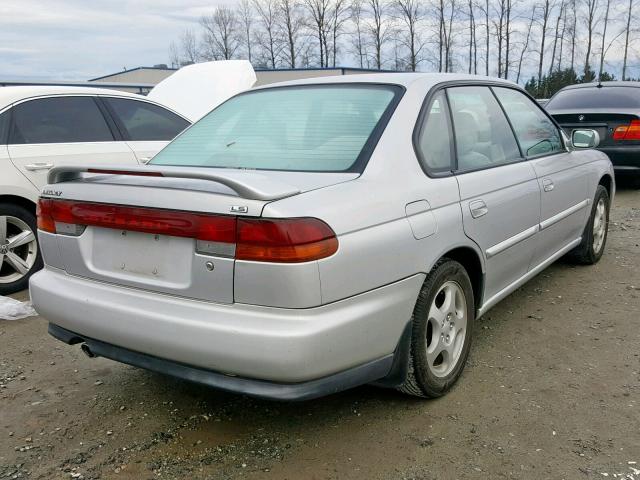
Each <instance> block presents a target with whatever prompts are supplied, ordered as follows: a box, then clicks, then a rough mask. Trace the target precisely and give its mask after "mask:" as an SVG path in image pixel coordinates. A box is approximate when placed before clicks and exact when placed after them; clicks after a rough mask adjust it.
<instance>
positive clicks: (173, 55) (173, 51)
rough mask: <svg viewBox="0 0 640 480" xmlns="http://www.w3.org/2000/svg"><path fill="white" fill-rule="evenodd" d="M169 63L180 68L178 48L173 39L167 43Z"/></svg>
mask: <svg viewBox="0 0 640 480" xmlns="http://www.w3.org/2000/svg"><path fill="white" fill-rule="evenodd" d="M169 63H170V64H171V67H172V68H180V48H179V47H178V44H177V43H176V42H174V41H171V43H170V44H169Z"/></svg>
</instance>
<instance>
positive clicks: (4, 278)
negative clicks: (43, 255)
mask: <svg viewBox="0 0 640 480" xmlns="http://www.w3.org/2000/svg"><path fill="white" fill-rule="evenodd" d="M37 256H38V242H37V241H36V235H35V233H34V232H33V230H31V227H29V225H28V224H27V223H25V222H24V221H23V220H21V219H19V218H17V217H13V216H10V215H2V216H0V283H5V284H6V283H13V282H17V281H18V280H20V279H21V278H23V277H24V276H25V275H27V274H28V273H29V271H30V270H31V269H32V268H33V265H34V263H35V262H36V259H37Z"/></svg>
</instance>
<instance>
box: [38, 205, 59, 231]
mask: <svg viewBox="0 0 640 480" xmlns="http://www.w3.org/2000/svg"><path fill="white" fill-rule="evenodd" d="M52 202H53V201H52V200H48V199H46V198H41V199H40V200H38V206H37V207H36V217H37V218H38V229H39V230H42V231H44V232H49V233H56V222H55V220H54V219H53V216H52V214H51V203H52Z"/></svg>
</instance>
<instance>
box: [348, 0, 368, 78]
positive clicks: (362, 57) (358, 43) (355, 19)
mask: <svg viewBox="0 0 640 480" xmlns="http://www.w3.org/2000/svg"><path fill="white" fill-rule="evenodd" d="M363 2H364V0H353V2H352V3H351V21H352V23H353V27H354V29H353V31H352V33H351V42H352V45H353V51H354V54H355V55H356V58H357V59H358V61H359V63H360V68H364V65H365V61H366V62H367V65H368V64H369V62H368V58H367V49H366V45H365V42H364V40H365V39H364V32H363V29H364V18H363V16H364V12H363Z"/></svg>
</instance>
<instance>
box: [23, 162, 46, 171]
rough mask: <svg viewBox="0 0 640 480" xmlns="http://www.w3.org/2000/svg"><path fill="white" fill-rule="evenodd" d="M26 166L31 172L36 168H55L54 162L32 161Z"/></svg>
mask: <svg viewBox="0 0 640 480" xmlns="http://www.w3.org/2000/svg"><path fill="white" fill-rule="evenodd" d="M24 168H26V169H27V170H29V171H30V172H34V171H36V170H50V169H52V168H53V163H30V164H28V165H25V166H24Z"/></svg>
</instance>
